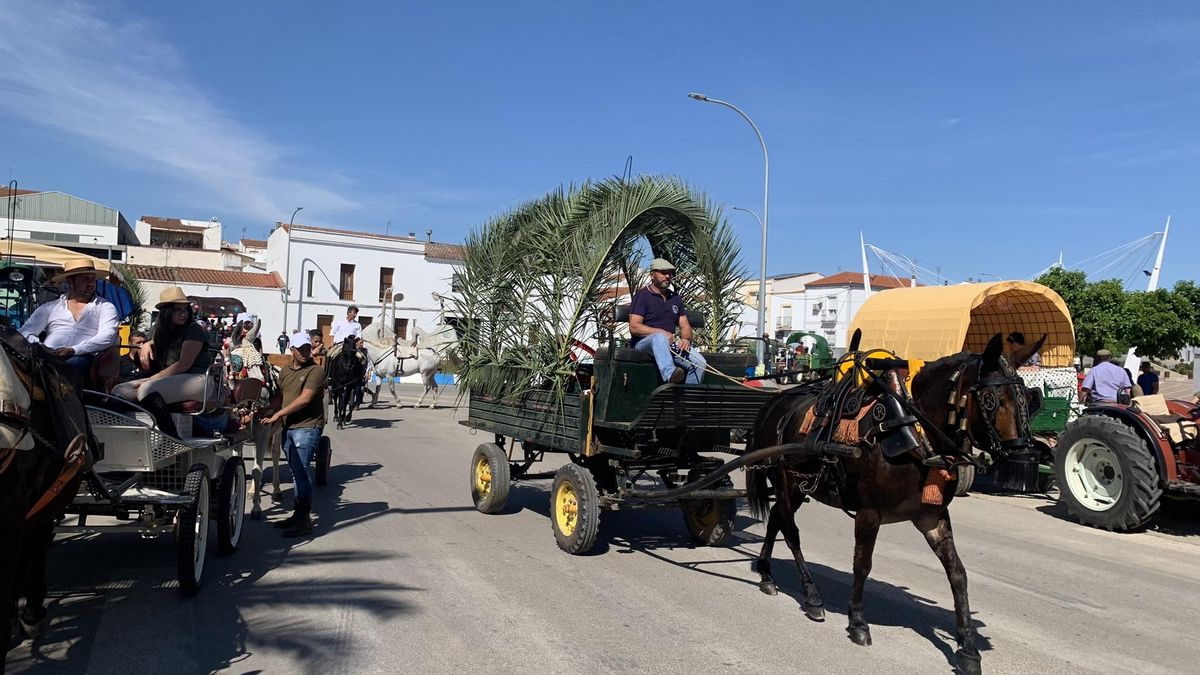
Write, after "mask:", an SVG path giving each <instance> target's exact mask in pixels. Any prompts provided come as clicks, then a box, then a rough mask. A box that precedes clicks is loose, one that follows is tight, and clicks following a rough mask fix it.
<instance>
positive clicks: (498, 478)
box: [471, 443, 511, 513]
mask: <svg viewBox="0 0 1200 675" xmlns="http://www.w3.org/2000/svg"><path fill="white" fill-rule="evenodd" d="M509 476H510V474H509V466H508V456H507V455H505V454H504V450H502V449H501V448H500V446H498V445H496V444H495V443H484V444H483V445H481V446H479V447H478V448H475V455H474V456H473V457H472V458H471V500H472V501H474V502H475V509H476V510H478V511H479V512H480V513H499V512H500V511H502V510H504V504H505V503H506V502H508V488H509V486H510V484H511V481H510V480H509Z"/></svg>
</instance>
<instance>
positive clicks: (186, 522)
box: [175, 464, 208, 595]
mask: <svg viewBox="0 0 1200 675" xmlns="http://www.w3.org/2000/svg"><path fill="white" fill-rule="evenodd" d="M183 491H184V493H185V494H187V495H189V496H191V498H192V501H190V502H188V503H187V504H185V505H184V506H183V508H181V509H179V511H178V513H176V514H175V553H176V561H177V566H178V573H179V590H180V591H181V592H182V593H183V594H184V595H195V594H196V591H199V590H200V579H201V577H203V576H204V555H205V553H206V552H207V550H208V467H207V466H205V465H203V464H193V465H192V468H190V469H188V472H187V478H186V479H185V480H184V484H183Z"/></svg>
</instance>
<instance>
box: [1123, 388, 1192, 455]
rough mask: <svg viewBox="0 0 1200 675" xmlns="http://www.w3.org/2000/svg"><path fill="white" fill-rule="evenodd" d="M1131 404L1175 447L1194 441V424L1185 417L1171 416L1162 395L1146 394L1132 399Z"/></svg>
mask: <svg viewBox="0 0 1200 675" xmlns="http://www.w3.org/2000/svg"><path fill="white" fill-rule="evenodd" d="M1133 404H1134V405H1135V406H1137V408H1138V410H1141V411H1142V412H1143V413H1145V414H1146V416H1148V417H1149V418H1150V419H1152V420H1154V422H1155V423H1156V424H1158V428H1160V429H1162V430H1163V433H1165V434H1166V435H1167V436H1168V437H1169V438H1170V439H1171V442H1172V443H1173V444H1175V445H1179V444H1180V443H1185V442H1188V443H1190V442H1192V441H1194V440H1196V436H1197V429H1196V423H1195V422H1193V421H1192V420H1190V419H1188V418H1186V417H1180V416H1179V415H1175V414H1173V413H1172V412H1171V411H1170V409H1169V408H1167V399H1166V398H1165V397H1164V396H1163V395H1162V394H1147V395H1145V396H1135V397H1133Z"/></svg>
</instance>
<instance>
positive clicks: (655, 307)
mask: <svg viewBox="0 0 1200 675" xmlns="http://www.w3.org/2000/svg"><path fill="white" fill-rule="evenodd" d="M674 278H675V266H674V265H672V264H671V263H669V262H667V261H666V260H663V259H662V258H655V259H654V261H653V262H651V263H650V283H649V284H648V285H647V286H646V287H645V288H642V289H641V290H639V291H638V292H637V293H636V294H635V295H634V296H633V303H632V304H630V305H629V333H630V335H631V338H632V339H631V344H630V346H632V347H633V348H634V349H639V350H641V351H644V352H647V353H649V354H653V355H654V362H655V364H657V365H658V371H659V373H660V374H661V375H662V378H663V381H665V382H670V383H672V384H679V383H681V382H686V383H688V384H699V383H700V381H701V380H703V379H704V368H705V366H706V365H707V363H706V362H705V360H704V357H703V356H700V352H699V351H698V350H694V349H692V325H691V324H690V323H688V318H687V311H686V310H685V309H684V306H683V299H682V298H680V297H679V294H678V293H676V292H675V291H672V290H671V280H672V279H674ZM676 328H678V329H679V336H678V337H676V336H675V329H676Z"/></svg>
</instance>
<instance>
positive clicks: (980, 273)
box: [975, 272, 1004, 281]
mask: <svg viewBox="0 0 1200 675" xmlns="http://www.w3.org/2000/svg"><path fill="white" fill-rule="evenodd" d="M975 276H977V277H996V281H1004V277H1002V276H1000V275H999V274H991V273H989V272H976V273H975Z"/></svg>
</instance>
